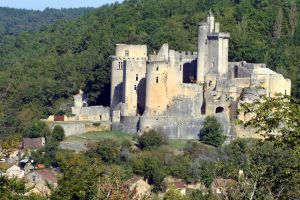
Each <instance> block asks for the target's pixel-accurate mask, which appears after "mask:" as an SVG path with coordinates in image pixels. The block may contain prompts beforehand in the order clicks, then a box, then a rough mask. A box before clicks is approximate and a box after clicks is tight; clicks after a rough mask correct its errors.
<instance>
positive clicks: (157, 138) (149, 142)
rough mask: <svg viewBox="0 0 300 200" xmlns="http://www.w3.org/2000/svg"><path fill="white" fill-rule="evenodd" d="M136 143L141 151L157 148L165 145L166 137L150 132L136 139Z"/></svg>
mask: <svg viewBox="0 0 300 200" xmlns="http://www.w3.org/2000/svg"><path fill="white" fill-rule="evenodd" d="M138 143H139V145H140V147H141V148H142V149H144V148H153V147H159V146H161V145H162V144H164V143H166V137H165V136H164V135H163V134H161V133H158V132H156V131H154V130H150V131H148V132H146V133H144V134H143V135H142V136H140V137H139V138H138Z"/></svg>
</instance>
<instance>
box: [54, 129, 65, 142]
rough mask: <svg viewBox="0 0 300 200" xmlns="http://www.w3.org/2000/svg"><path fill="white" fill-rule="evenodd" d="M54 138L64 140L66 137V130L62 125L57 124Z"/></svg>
mask: <svg viewBox="0 0 300 200" xmlns="http://www.w3.org/2000/svg"><path fill="white" fill-rule="evenodd" d="M52 138H53V140H55V141H62V140H63V139H64V138H65V131H64V129H63V128H62V127H61V126H55V127H54V129H53V131H52Z"/></svg>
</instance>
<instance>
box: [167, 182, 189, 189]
mask: <svg viewBox="0 0 300 200" xmlns="http://www.w3.org/2000/svg"><path fill="white" fill-rule="evenodd" d="M171 184H172V185H174V187H175V188H177V189H183V188H186V187H187V186H186V184H185V182H184V181H176V182H173V183H171Z"/></svg>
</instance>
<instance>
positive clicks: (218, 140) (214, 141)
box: [199, 116, 226, 147]
mask: <svg viewBox="0 0 300 200" xmlns="http://www.w3.org/2000/svg"><path fill="white" fill-rule="evenodd" d="M199 139H200V141H201V142H203V143H205V144H209V145H212V146H215V147H219V146H221V145H222V144H223V143H224V141H225V140H226V136H225V135H223V127H222V125H221V124H220V123H219V122H218V120H217V119H216V118H215V117H214V116H208V117H206V118H205V121H204V126H203V128H202V129H201V130H200V134H199Z"/></svg>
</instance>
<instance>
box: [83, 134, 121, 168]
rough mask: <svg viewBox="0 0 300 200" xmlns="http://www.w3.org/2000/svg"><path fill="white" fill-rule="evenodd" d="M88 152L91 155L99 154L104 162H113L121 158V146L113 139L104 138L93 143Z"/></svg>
mask: <svg viewBox="0 0 300 200" xmlns="http://www.w3.org/2000/svg"><path fill="white" fill-rule="evenodd" d="M87 153H88V155H89V156H97V157H98V156H99V157H100V158H101V160H103V161H104V162H108V163H112V162H115V161H117V160H118V158H119V155H120V146H119V144H118V143H117V142H116V141H114V140H112V139H103V140H100V141H99V142H98V143H97V144H94V145H92V146H91V148H90V150H89V151H88V152H87Z"/></svg>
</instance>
